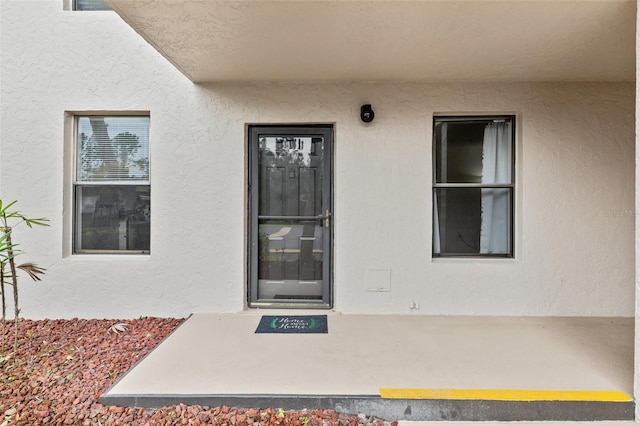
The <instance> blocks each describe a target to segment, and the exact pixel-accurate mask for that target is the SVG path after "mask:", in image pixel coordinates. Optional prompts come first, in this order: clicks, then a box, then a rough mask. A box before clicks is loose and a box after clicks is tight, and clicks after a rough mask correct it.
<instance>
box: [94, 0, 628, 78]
mask: <svg viewBox="0 0 640 426" xmlns="http://www.w3.org/2000/svg"><path fill="white" fill-rule="evenodd" d="M107 2H108V3H109V4H110V5H111V6H112V7H113V9H114V10H115V11H116V12H117V13H118V14H119V15H120V16H121V17H122V19H123V20H124V21H125V22H127V23H128V24H129V25H130V26H131V27H132V28H133V29H134V30H135V31H136V32H138V33H139V34H140V35H141V36H142V37H143V38H144V39H145V40H147V41H148V42H149V43H150V44H151V45H152V46H154V47H155V48H156V49H157V50H158V51H159V52H160V53H161V54H162V55H163V56H164V57H165V58H167V59H168V60H169V61H170V62H171V63H173V64H174V65H175V66H176V67H177V68H178V69H179V70H180V71H181V72H182V73H184V74H185V75H186V76H187V77H188V78H189V79H191V80H192V81H194V82H196V83H203V82H222V81H224V82H232V81H420V82H423V81H424V82H436V81H437V82H448V81H459V82H497V81H501V82H505V81H506V82H508V81H634V80H635V72H636V67H635V39H636V34H635V31H636V30H635V22H636V1H635V0H575V1H560V0H552V1H548V0H509V1H493V0H449V1H426V0H422V1H420V0H403V1H399V0H379V1H373V0H372V1H369V0H361V1H355V0H295V1H285V0H261V1H256V0H180V1H178V0H145V1H141V0H107Z"/></svg>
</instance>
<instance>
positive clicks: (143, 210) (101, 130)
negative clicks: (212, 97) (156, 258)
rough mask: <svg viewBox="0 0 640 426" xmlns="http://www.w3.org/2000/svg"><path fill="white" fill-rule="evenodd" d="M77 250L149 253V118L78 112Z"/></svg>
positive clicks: (75, 243)
mask: <svg viewBox="0 0 640 426" xmlns="http://www.w3.org/2000/svg"><path fill="white" fill-rule="evenodd" d="M76 134H77V137H76V180H75V185H74V187H75V189H74V200H75V216H74V218H75V227H74V229H75V236H74V251H75V252H76V253H89V252H127V251H136V252H149V249H150V224H151V194H150V192H151V186H150V184H149V117H106V116H85V117H76Z"/></svg>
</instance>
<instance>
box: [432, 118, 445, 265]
mask: <svg viewBox="0 0 640 426" xmlns="http://www.w3.org/2000/svg"><path fill="white" fill-rule="evenodd" d="M440 132H441V136H440V150H441V151H442V152H441V153H440V158H441V161H440V168H441V170H440V175H441V176H439V177H438V179H437V180H438V181H441V182H444V181H445V180H446V176H447V151H446V150H447V123H442V125H441V126H440ZM434 167H435V165H434ZM433 252H434V253H440V218H439V215H438V197H437V196H436V191H433Z"/></svg>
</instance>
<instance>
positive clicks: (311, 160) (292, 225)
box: [249, 126, 333, 308]
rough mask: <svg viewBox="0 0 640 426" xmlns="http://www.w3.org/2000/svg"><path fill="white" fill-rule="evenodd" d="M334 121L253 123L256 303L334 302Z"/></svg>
mask: <svg viewBox="0 0 640 426" xmlns="http://www.w3.org/2000/svg"><path fill="white" fill-rule="evenodd" d="M332 138H333V128H332V126H296V127H283V126H280V127H275V126H251V127H250V128H249V154H250V155H249V170H250V172H249V202H250V208H249V216H250V220H249V226H250V229H249V239H250V244H249V250H250V253H249V304H250V306H274V307H278V306H293V307H302V306H304V307H322V308H328V307H331V303H332V301H331V287H330V286H331V265H330V264H331V235H332V232H331V227H332V217H331V158H332V156H331V148H332Z"/></svg>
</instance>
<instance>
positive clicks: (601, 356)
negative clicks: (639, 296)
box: [102, 310, 633, 420]
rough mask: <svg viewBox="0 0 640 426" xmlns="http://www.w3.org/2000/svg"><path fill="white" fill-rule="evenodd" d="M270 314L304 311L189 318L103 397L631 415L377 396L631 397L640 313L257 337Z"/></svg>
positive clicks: (559, 403)
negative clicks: (427, 392) (402, 392)
mask: <svg viewBox="0 0 640 426" xmlns="http://www.w3.org/2000/svg"><path fill="white" fill-rule="evenodd" d="M316 313H317V314H320V313H321V314H324V313H326V312H312V314H316ZM263 314H264V315H297V314H301V313H300V312H295V311H280V312H274V311H272V310H268V311H267V310H263V311H248V312H242V313H238V314H194V315H193V316H191V317H190V318H189V319H188V320H187V321H186V322H185V323H184V324H183V325H182V326H180V327H179V328H178V329H177V330H176V331H175V332H174V333H173V334H172V335H171V336H169V337H168V338H167V339H166V340H165V341H164V342H163V343H162V344H161V345H159V346H158V347H157V348H156V349H155V350H154V351H153V352H151V353H150V354H149V355H148V356H147V357H146V358H145V359H143V360H142V361H141V362H140V363H138V364H137V365H136V366H135V367H134V368H133V369H132V370H131V371H129V372H128V373H127V374H126V375H125V376H124V377H123V378H122V379H120V380H119V381H118V382H117V383H116V384H115V385H114V386H112V387H111V388H110V389H109V390H108V391H107V392H106V393H105V394H104V395H103V397H102V401H103V402H105V403H108V404H116V405H136V406H154V405H155V406H158V405H166V404H169V403H171V404H173V403H178V402H184V403H199V404H203V405H218V404H227V405H244V406H247V405H251V406H265V404H266V405H269V406H278V407H283V408H288V407H291V408H302V407H307V408H314V407H315V406H330V407H331V408H337V409H340V410H342V411H346V412H354V410H356V412H362V411H361V410H368V411H367V414H374V415H382V416H383V417H385V418H394V419H407V420H465V419H466V420H631V419H633V402H632V401H631V402H629V401H626V402H610V401H609V402H606V401H563V400H556V401H519V402H518V401H496V400H495V398H493V397H491V398H487V400H483V399H482V398H480V399H479V400H466V401H464V400H463V401H460V400H457V401H455V400H442V399H406V398H405V399H402V398H400V399H387V398H381V397H380V389H381V388H385V389H396V388H397V389H423V390H424V389H458V390H460V389H472V390H483V389H485V390H545V391H616V392H623V393H626V394H628V395H632V394H633V374H632V372H633V319H626V318H548V317H545V318H520V317H433V316H417V315H408V316H395V315H394V316H390V315H389V316H386V315H341V314H338V313H333V312H329V313H328V328H329V332H328V333H327V334H256V333H255V329H256V327H257V324H258V322H259V320H260V318H261V316H262V315H263ZM306 314H309V312H308V311H307V312H306ZM374 411H376V412H374Z"/></svg>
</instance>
